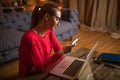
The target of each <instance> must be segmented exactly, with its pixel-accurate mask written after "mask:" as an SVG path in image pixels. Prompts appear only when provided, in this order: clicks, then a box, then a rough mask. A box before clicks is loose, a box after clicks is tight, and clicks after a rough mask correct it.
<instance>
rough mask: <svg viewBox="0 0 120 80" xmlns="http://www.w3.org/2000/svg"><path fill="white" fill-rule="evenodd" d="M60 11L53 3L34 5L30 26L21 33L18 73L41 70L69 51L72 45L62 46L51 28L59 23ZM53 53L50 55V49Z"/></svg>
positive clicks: (21, 74) (25, 73)
mask: <svg viewBox="0 0 120 80" xmlns="http://www.w3.org/2000/svg"><path fill="white" fill-rule="evenodd" d="M60 17H61V12H60V10H59V9H58V7H57V6H56V5H55V4H53V3H46V4H44V5H43V6H41V7H40V6H36V7H35V9H34V11H33V14H32V20H31V28H30V29H29V30H28V31H27V32H25V34H24V35H23V37H22V39H21V42H20V48H19V74H20V76H24V75H27V74H29V73H30V72H31V71H32V72H42V71H45V70H46V69H47V68H48V67H50V66H52V65H53V64H54V63H55V62H56V61H58V60H59V59H61V58H62V55H63V54H65V53H68V52H70V51H71V48H72V45H70V46H65V47H62V46H61V45H60V43H59V41H58V40H57V38H56V36H55V34H54V32H53V30H54V29H55V28H56V27H57V26H58V25H59V24H60ZM52 50H54V54H53V55H51V51H52Z"/></svg>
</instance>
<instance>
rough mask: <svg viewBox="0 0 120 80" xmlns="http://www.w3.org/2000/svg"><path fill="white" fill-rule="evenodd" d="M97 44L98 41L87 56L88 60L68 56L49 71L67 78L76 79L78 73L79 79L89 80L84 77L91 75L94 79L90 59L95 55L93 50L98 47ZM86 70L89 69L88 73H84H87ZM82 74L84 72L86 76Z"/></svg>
mask: <svg viewBox="0 0 120 80" xmlns="http://www.w3.org/2000/svg"><path fill="white" fill-rule="evenodd" d="M97 44H98V42H96V44H95V45H94V46H93V48H92V49H91V50H90V52H89V54H88V55H87V57H86V60H84V59H80V58H76V57H71V56H66V57H65V58H63V59H62V60H61V61H60V62H59V63H58V64H57V65H56V66H55V67H54V68H52V69H51V70H50V72H49V73H50V74H53V75H56V76H59V77H62V78H65V79H74V78H75V76H76V75H78V76H77V79H78V80H87V79H84V78H86V77H87V78H89V77H90V78H91V79H90V80H94V79H92V78H93V77H92V76H91V75H92V73H91V68H90V65H89V61H90V59H91V58H92V56H93V55H94V53H93V51H94V49H95V48H96V46H97ZM85 71H89V72H87V74H84V73H86V72H85ZM82 74H84V77H81V76H83V75H82ZM88 80H89V79H88Z"/></svg>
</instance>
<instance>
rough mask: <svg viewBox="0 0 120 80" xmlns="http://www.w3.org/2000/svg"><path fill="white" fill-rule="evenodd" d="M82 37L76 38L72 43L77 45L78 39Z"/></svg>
mask: <svg viewBox="0 0 120 80" xmlns="http://www.w3.org/2000/svg"><path fill="white" fill-rule="evenodd" d="M79 39H80V38H77V39H75V40H74V41H73V42H72V45H75V44H76V43H77V42H78V41H79Z"/></svg>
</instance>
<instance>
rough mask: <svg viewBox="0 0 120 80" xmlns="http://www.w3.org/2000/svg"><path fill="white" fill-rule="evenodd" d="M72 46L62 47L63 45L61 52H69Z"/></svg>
mask: <svg viewBox="0 0 120 80" xmlns="http://www.w3.org/2000/svg"><path fill="white" fill-rule="evenodd" d="M72 47H73V46H72V45H67V46H64V47H63V52H64V54H66V53H69V52H71V50H72Z"/></svg>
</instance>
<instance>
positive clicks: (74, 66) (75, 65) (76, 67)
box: [63, 60, 84, 76]
mask: <svg viewBox="0 0 120 80" xmlns="http://www.w3.org/2000/svg"><path fill="white" fill-rule="evenodd" d="M83 63H84V62H83V61H79V60H74V61H73V62H72V64H71V65H70V66H69V67H68V68H67V69H66V70H65V71H64V72H63V74H66V75H69V76H75V74H76V73H77V71H78V70H79V69H81V67H82V65H83Z"/></svg>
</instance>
